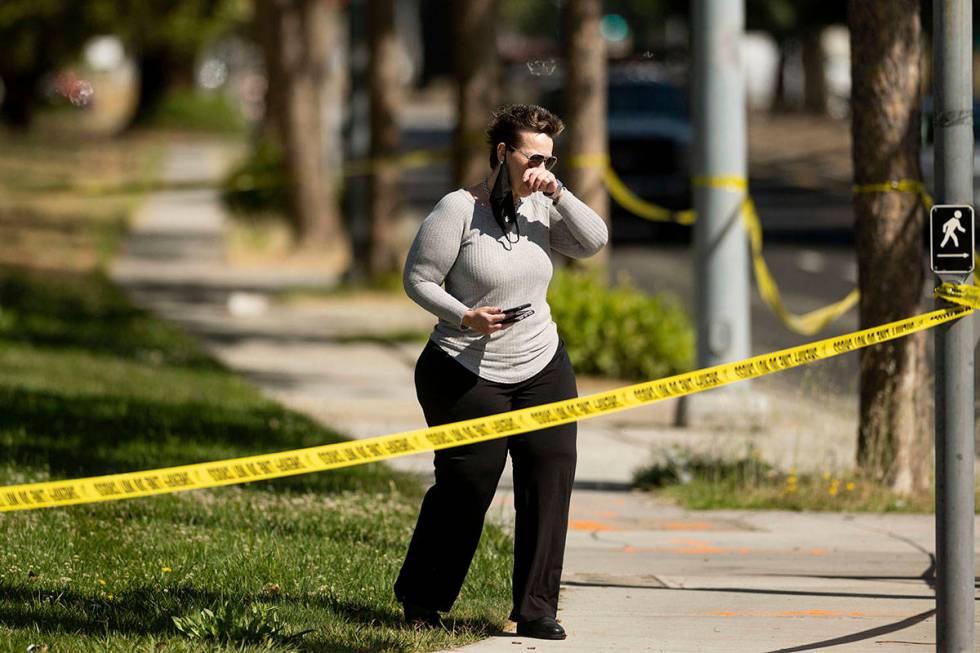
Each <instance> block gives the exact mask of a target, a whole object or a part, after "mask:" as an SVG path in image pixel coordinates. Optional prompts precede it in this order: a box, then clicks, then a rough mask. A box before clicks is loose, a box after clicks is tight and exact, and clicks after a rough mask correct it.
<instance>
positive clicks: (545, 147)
mask: <svg viewBox="0 0 980 653" xmlns="http://www.w3.org/2000/svg"><path fill="white" fill-rule="evenodd" d="M517 135H518V142H517V145H516V148H517V151H514V150H512V149H510V148H508V147H506V146H504V145H498V146H497V157H498V158H499V157H500V156H501V152H503V156H504V163H506V164H507V166H508V167H507V171H508V172H509V173H510V185H511V188H512V189H513V191H514V194H515V195H517V196H518V197H527V196H528V195H530V194H531V192H532V191H531V188H530V187H529V186H528V185H527V184H526V183H524V173H525V172H526V171H527V170H528V169H529V168H530V167H531V164H530V163H528V157H530V156H534V155H535V154H540V155H541V156H543V157H545V158H547V157H549V156H551V155H552V154H553V152H554V149H555V142H554V140H552V138H551V137H550V136H548V135H547V134H542V133H540V132H529V131H522V132H518V134H517ZM541 165H542V166H543V165H544V164H541Z"/></svg>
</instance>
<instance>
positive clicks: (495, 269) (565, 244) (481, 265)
mask: <svg viewBox="0 0 980 653" xmlns="http://www.w3.org/2000/svg"><path fill="white" fill-rule="evenodd" d="M517 214H518V217H517V220H518V222H519V223H520V233H521V235H520V239H519V240H517V239H516V234H515V233H514V232H513V231H511V234H510V240H511V241H513V240H517V242H515V243H511V242H510V241H508V239H507V237H506V236H505V235H504V234H503V232H502V231H501V230H500V226H499V225H498V224H497V221H496V220H495V219H494V217H493V213H492V211H491V210H490V207H488V206H484V205H482V204H479V203H477V202H475V201H474V199H473V196H472V195H470V193H469V192H468V191H466V190H465V189H463V188H461V189H459V190H456V191H453V192H452V193H449V194H448V195H446V196H445V197H443V198H442V199H441V200H440V201H439V203H438V204H437V205H436V207H435V208H434V209H433V210H432V213H430V214H429V216H428V217H427V218H426V219H425V221H424V222H423V223H422V226H421V227H420V228H419V231H418V234H417V235H416V236H415V242H413V243H412V247H411V249H410V250H409V252H408V259H407V261H406V263H405V276H404V283H405V291H406V292H407V293H408V295H409V297H411V298H412V299H413V300H415V301H416V302H417V303H418V304H419V305H420V306H422V308H424V309H425V310H427V311H429V312H430V313H432V314H433V315H435V316H436V317H438V318H439V322H438V323H437V324H436V326H435V328H434V329H433V331H432V335H431V337H430V339H431V340H432V341H433V342H435V344H437V345H438V346H439V347H441V348H442V349H443V350H444V351H445V352H447V353H448V354H449V355H450V356H452V357H453V358H455V359H456V360H457V361H458V362H459V363H460V364H461V365H462V366H463V367H465V368H466V369H468V370H470V371H471V372H473V373H474V374H477V375H478V376H480V377H481V378H484V379H487V380H489V381H495V382H498V383H517V382H519V381H523V380H525V379H528V378H530V377H532V376H534V375H535V374H537V373H538V372H540V371H541V370H542V369H544V367H545V366H546V365H547V364H548V363H549V362H550V361H551V359H552V358H553V357H554V355H555V351H556V350H557V348H558V331H557V328H556V327H555V323H554V322H553V321H552V320H551V309H550V308H549V307H548V301H547V292H548V284H549V283H550V282H551V275H552V264H551V252H552V250H554V251H556V252H560V253H562V254H565V255H566V256H572V257H575V258H584V257H587V256H592V255H593V254H595V253H596V252H598V251H599V250H600V249H602V246H603V245H605V244H606V239H607V237H608V235H607V230H606V225H605V223H604V222H603V221H602V218H600V217H599V215H598V214H597V213H596V212H595V211H593V210H592V209H590V208H589V207H588V206H586V205H585V204H584V203H583V202H582V201H581V200H579V199H578V198H577V197H575V196H574V195H572V193H571V192H569V191H568V189H565V190H564V191H563V192H562V195H561V199H559V200H558V205H557V206H554V205H553V204H552V201H551V198H549V197H546V196H544V195H543V194H541V193H534V194H532V195H530V196H528V197H526V198H524V200H523V201H521V202H520V205H519V206H518V207H517ZM527 303H530V304H531V308H532V309H534V315H532V316H531V317H529V318H527V319H525V320H523V321H521V322H517V323H515V324H513V325H511V326H510V327H508V328H506V329H503V330H501V331H498V332H496V333H494V334H492V335H489V336H487V335H483V334H481V333H480V332H478V331H476V330H475V329H468V328H466V327H464V326H462V320H463V315H464V313H465V312H466V311H467V310H468V309H470V308H477V307H480V306H498V307H500V308H502V309H506V308H511V307H514V306H519V305H521V304H527Z"/></svg>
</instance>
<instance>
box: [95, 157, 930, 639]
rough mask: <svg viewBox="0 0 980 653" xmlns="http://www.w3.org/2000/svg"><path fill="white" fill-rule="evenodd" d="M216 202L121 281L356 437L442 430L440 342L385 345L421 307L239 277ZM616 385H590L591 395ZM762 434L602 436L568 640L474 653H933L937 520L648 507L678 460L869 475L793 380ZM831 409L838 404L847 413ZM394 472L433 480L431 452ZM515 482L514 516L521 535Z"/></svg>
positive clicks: (504, 490) (192, 194)
mask: <svg viewBox="0 0 980 653" xmlns="http://www.w3.org/2000/svg"><path fill="white" fill-rule="evenodd" d="M228 157H229V153H228V152H227V151H226V150H224V149H222V148H220V147H217V146H207V145H203V144H201V143H187V144H181V143H174V144H173V145H172V147H171V150H170V155H169V158H168V160H167V169H166V171H165V172H166V175H167V177H168V178H169V179H171V180H179V179H181V178H185V179H186V178H192V179H201V178H214V177H216V176H217V175H219V174H220V171H221V170H222V168H223V166H224V165H226V163H227V160H228ZM223 220H224V216H223V214H222V212H221V210H220V207H219V205H218V203H217V198H216V193H214V192H213V191H208V190H186V191H167V192H160V193H156V194H154V195H152V196H151V197H150V198H149V199H148V201H147V202H146V204H145V205H144V207H143V209H142V211H141V213H140V215H139V218H138V221H137V224H136V225H135V229H134V231H133V233H132V235H131V237H130V239H129V241H128V243H127V245H126V247H125V250H124V252H123V255H122V256H121V257H120V259H119V260H118V262H117V264H116V265H115V267H114V270H113V275H114V278H115V279H116V280H117V281H118V282H120V283H122V284H123V285H124V286H125V287H126V288H127V289H128V290H129V291H130V293H131V294H132V296H133V297H134V298H135V299H136V300H137V301H139V302H140V303H142V304H143V305H145V306H147V307H149V308H151V309H153V310H154V311H156V312H157V313H158V314H160V315H162V316H163V317H165V318H167V319H169V320H172V321H174V322H176V323H178V324H180V325H182V326H183V327H184V328H186V329H187V330H189V331H190V332H191V333H194V334H195V335H197V336H198V337H199V338H201V339H202V340H203V342H205V343H206V344H207V346H208V347H209V348H210V350H211V351H212V352H213V353H214V354H216V355H217V356H218V357H219V358H220V359H221V360H223V361H224V362H225V363H226V364H228V365H229V366H231V367H232V368H234V369H236V370H238V371H240V372H241V373H242V374H244V375H245V376H247V377H248V378H250V379H252V380H253V381H254V382H255V383H256V384H257V385H259V386H260V387H261V388H262V389H263V390H264V391H265V392H266V393H267V394H268V395H270V396H272V397H274V398H276V399H278V400H280V401H282V402H284V403H285V404H287V405H289V406H290V407H292V408H295V409H298V410H301V411H304V412H306V413H308V414H310V415H312V416H314V417H315V418H317V419H320V420H322V421H323V422H325V423H327V424H329V425H331V426H333V427H335V428H336V429H338V430H339V431H341V432H345V433H347V434H349V435H350V436H351V437H368V436H373V435H380V434H384V433H390V432H395V431H401V430H408V429H414V428H419V427H421V426H424V423H423V420H422V416H421V411H420V410H419V408H418V405H417V403H416V400H415V396H414V389H413V384H412V369H413V365H414V361H415V358H416V356H417V355H418V353H419V351H420V350H421V344H419V343H410V344H397V345H393V344H383V343H380V342H379V341H377V340H372V339H371V337H370V336H371V335H372V334H374V335H378V334H382V333H385V332H391V331H395V330H420V329H427V328H428V327H429V326H430V325H431V324H432V319H431V318H430V317H429V316H428V315H426V314H425V313H424V312H423V311H421V310H420V309H418V308H417V307H415V306H414V305H413V304H412V303H411V302H409V301H408V300H406V299H400V298H394V299H393V298H391V297H390V296H383V295H377V294H362V295H353V296H345V297H338V298H337V299H334V300H330V301H319V302H315V303H310V302H308V303H294V302H290V303H283V302H278V301H276V295H275V293H276V291H277V290H279V289H282V288H295V287H296V286H299V285H304V284H308V285H323V284H324V283H330V282H331V281H332V280H331V279H325V278H319V277H317V276H315V275H312V276H311V275H310V274H308V273H305V274H303V273H284V272H272V271H268V270H248V269H241V268H229V267H228V266H226V265H225V263H224V257H223V240H222V238H223V231H222V230H223ZM604 387H611V384H610V382H608V381H597V380H590V379H580V392H581V393H582V394H586V393H589V392H594V391H597V390H599V389H602V388H604ZM752 394H753V396H758V397H763V398H764V401H763V402H762V405H763V406H764V407H765V409H766V410H767V411H768V412H767V415H766V419H765V420H764V421H763V423H762V425H761V426H759V425H756V426H755V427H753V428H740V427H738V425H737V423H732V424H728V425H724V426H719V427H716V428H714V429H712V428H701V429H680V428H676V427H674V426H673V425H672V424H673V419H674V413H675V411H676V405H674V404H673V403H672V402H663V403H660V404H654V405H651V406H648V407H644V408H640V409H635V410H633V411H628V412H626V413H619V414H617V415H614V416H610V417H607V418H598V419H595V420H590V421H586V422H582V423H581V424H580V435H579V460H580V465H579V470H578V474H577V489H576V492H575V494H574V496H573V505H572V515H571V521H570V531H569V537H568V551H567V556H566V566H565V574H564V584H563V590H562V603H561V610H560V613H559V618H560V619H561V620H562V622H563V624H564V625H565V627H566V629H567V630H568V633H569V638H568V639H567V640H565V641H564V642H544V641H538V640H529V639H525V638H518V637H516V636H515V635H513V634H512V633H506V632H505V633H501V634H500V635H499V636H497V637H493V638H490V639H489V640H486V641H484V642H480V643H478V644H475V645H472V646H470V647H467V648H466V649H465V650H467V651H470V650H471V651H480V652H482V651H486V652H493V651H516V650H552V649H555V650H562V651H589V652H594V651H612V650H616V651H664V652H668V653H676V652H680V651H784V652H789V651H807V650H817V649H822V648H829V647H834V648H835V650H842V651H921V650H928V647H929V646H934V643H935V618H934V612H933V610H934V607H935V601H934V598H933V590H932V580H933V572H934V559H933V555H932V550H933V539H934V532H933V519H932V517H930V516H908V515H841V514H808V513H804V514H799V513H773V512H751V511H738V512H729V511H711V512H689V511H685V510H683V509H680V508H677V507H675V506H670V505H667V504H664V503H662V502H658V501H657V500H655V499H653V498H651V497H650V496H648V495H646V494H643V493H636V492H631V491H629V490H628V484H629V482H630V480H631V477H632V473H633V471H634V470H635V469H636V468H638V467H640V466H643V465H644V464H647V463H648V462H650V461H651V460H652V457H653V456H655V455H657V454H658V452H659V454H660V455H662V454H663V452H664V451H665V450H666V449H667V448H668V447H669V446H670V445H672V444H682V445H684V446H689V447H692V448H701V449H710V450H718V449H719V448H728V449H730V450H733V451H735V450H738V448H739V447H742V446H744V444H745V443H752V444H753V445H754V446H756V447H757V448H758V449H759V450H760V451H761V452H762V455H763V456H764V457H766V458H767V459H769V460H771V461H773V462H775V463H776V464H780V465H783V466H789V465H793V464H795V465H797V466H798V467H801V468H810V469H821V468H824V469H827V468H829V469H833V468H835V467H840V466H844V465H846V463H847V461H849V460H851V459H852V447H853V443H852V442H851V440H853V433H854V407H853V405H850V404H848V403H847V402H842V403H840V404H839V405H836V404H835V405H828V404H827V403H826V401H824V400H821V402H819V403H818V402H815V401H813V400H811V399H809V398H808V397H807V395H805V394H804V393H803V391H801V390H798V389H793V388H791V387H786V386H785V385H784V384H781V383H780V382H779V381H778V380H774V381H769V382H762V383H757V384H756V385H754V386H753V388H752ZM828 401H829V400H828ZM392 464H393V465H395V466H397V467H400V468H403V469H409V470H413V471H416V472H418V473H419V474H421V475H423V476H427V475H429V474H430V471H429V470H430V466H431V454H419V455H415V456H409V457H405V458H400V459H395V460H393V461H392ZM508 484H509V472H508V473H505V482H504V483H503V485H502V487H501V490H500V492H498V496H497V497H496V499H495V507H494V508H493V509H492V514H493V516H494V518H496V519H500V520H502V521H504V522H505V523H506V522H508V521H509V520H510V518H511V516H512V515H511V513H512V510H511V508H510V504H511V502H510V494H509V489H508V487H507V485H508Z"/></svg>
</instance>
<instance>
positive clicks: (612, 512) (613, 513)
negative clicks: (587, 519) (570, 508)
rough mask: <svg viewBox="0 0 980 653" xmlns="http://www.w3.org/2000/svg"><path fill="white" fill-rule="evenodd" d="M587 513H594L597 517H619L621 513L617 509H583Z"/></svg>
mask: <svg viewBox="0 0 980 653" xmlns="http://www.w3.org/2000/svg"><path fill="white" fill-rule="evenodd" d="M583 512H584V514H586V515H593V516H595V517H604V518H606V519H608V518H610V517H619V513H618V512H616V511H615V510H586V511H583Z"/></svg>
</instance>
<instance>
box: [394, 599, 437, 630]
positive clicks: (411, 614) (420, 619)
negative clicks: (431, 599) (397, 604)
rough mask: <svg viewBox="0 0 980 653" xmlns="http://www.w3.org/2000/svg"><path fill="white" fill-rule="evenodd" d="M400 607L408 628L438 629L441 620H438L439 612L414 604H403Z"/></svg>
mask: <svg viewBox="0 0 980 653" xmlns="http://www.w3.org/2000/svg"><path fill="white" fill-rule="evenodd" d="M402 607H403V608H404V609H405V623H407V624H408V625H409V626H427V627H429V628H438V627H439V626H441V625H442V620H441V619H440V618H439V612H438V611H437V610H433V609H431V608H424V607H422V606H421V605H415V604H414V603H403V604H402Z"/></svg>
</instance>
